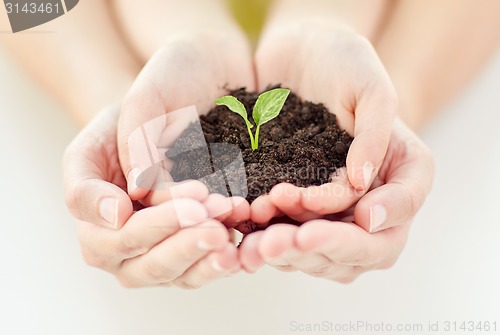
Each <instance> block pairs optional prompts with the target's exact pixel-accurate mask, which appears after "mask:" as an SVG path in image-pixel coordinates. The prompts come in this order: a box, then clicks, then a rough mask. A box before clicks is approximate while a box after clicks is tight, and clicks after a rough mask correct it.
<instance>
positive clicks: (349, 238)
mask: <svg viewBox="0 0 500 335" xmlns="http://www.w3.org/2000/svg"><path fill="white" fill-rule="evenodd" d="M256 69H257V72H258V74H259V75H258V80H259V81H258V89H263V88H264V87H266V85H268V84H269V83H270V82H272V83H281V84H282V85H283V86H285V87H288V88H291V89H292V90H294V91H295V92H296V93H297V94H298V95H299V96H301V97H302V98H303V99H306V100H311V101H313V102H318V103H319V102H321V103H324V104H325V105H326V107H328V108H329V110H330V111H331V112H334V113H335V114H336V115H337V117H338V122H339V125H340V127H341V128H343V129H345V130H347V131H348V132H349V133H350V134H351V135H353V136H354V141H353V143H352V145H351V147H350V149H349V152H348V156H347V166H346V168H345V169H342V170H340V171H339V172H338V174H337V175H336V176H334V177H333V178H332V182H331V183H327V184H324V185H321V186H313V187H308V188H299V187H296V186H293V185H290V184H280V185H277V186H275V187H274V188H273V189H272V190H271V192H270V194H269V195H266V196H262V197H261V198H258V199H256V200H255V201H254V202H253V203H252V206H251V218H252V220H253V221H254V222H256V223H257V224H258V225H259V226H260V227H261V228H265V227H267V225H268V222H269V221H270V220H272V219H273V220H274V223H275V224H274V225H273V226H270V227H268V228H267V229H266V230H263V231H259V232H256V233H254V234H252V235H250V236H248V238H246V239H245V240H244V241H243V243H242V245H241V247H240V249H241V250H240V255H241V259H242V264H243V267H244V268H249V269H251V268H256V267H258V266H260V265H261V264H262V263H263V262H266V263H268V264H269V265H272V266H274V267H276V268H278V269H279V270H284V271H292V270H300V271H302V272H305V273H307V274H309V275H312V276H317V277H322V278H326V279H331V280H336V281H340V282H350V281H352V280H353V279H355V278H356V277H357V276H358V275H359V274H361V273H363V272H365V271H368V270H372V269H379V268H387V267H390V266H392V264H394V262H395V261H396V259H397V258H398V256H399V254H400V252H401V251H402V249H403V247H404V245H405V242H406V238H407V234H408V231H409V227H410V223H411V221H412V219H413V217H414V216H415V214H416V213H417V211H418V210H419V209H420V207H421V206H422V204H423V202H424V200H425V198H426V196H427V194H428V192H429V191H430V188H431V183H432V178H433V160H432V157H431V154H430V152H429V151H428V149H427V148H426V147H425V145H424V144H423V143H422V142H421V141H420V140H419V139H418V137H417V136H416V135H415V134H414V133H413V132H412V131H411V130H410V129H408V128H407V127H406V126H405V125H404V124H403V123H402V122H401V121H400V120H396V122H394V118H395V115H396V111H397V108H398V101H397V96H396V94H395V90H394V88H393V86H392V83H391V81H390V79H389V76H388V75H387V73H386V71H385V69H384V66H383V65H382V62H381V61H380V60H379V58H378V56H377V54H376V52H375V50H374V48H373V47H372V45H371V44H370V42H369V41H368V40H367V39H366V38H364V37H361V36H359V35H357V34H356V33H353V32H351V31H346V30H342V29H338V27H333V28H332V27H330V26H329V25H328V23H327V24H322V23H321V22H318V21H302V22H293V23H291V24H288V25H279V26H277V27H270V28H268V30H267V31H266V32H265V33H264V37H263V39H262V41H261V43H260V45H259V47H258V49H257V53H256ZM280 217H283V218H281V219H280ZM288 218H292V219H293V220H294V221H299V222H302V223H303V224H302V225H301V226H300V227H297V226H296V225H290V224H279V222H283V223H286V222H287V220H288ZM276 223H278V224H276Z"/></svg>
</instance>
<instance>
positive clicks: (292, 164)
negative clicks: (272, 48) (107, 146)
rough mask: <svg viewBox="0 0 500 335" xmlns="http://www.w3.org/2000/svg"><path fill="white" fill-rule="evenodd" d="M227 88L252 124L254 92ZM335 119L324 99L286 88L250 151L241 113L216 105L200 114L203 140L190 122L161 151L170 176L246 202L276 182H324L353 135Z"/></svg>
mask: <svg viewBox="0 0 500 335" xmlns="http://www.w3.org/2000/svg"><path fill="white" fill-rule="evenodd" d="M276 87H279V86H276ZM273 88H274V87H273ZM229 94H230V95H233V96H235V97H236V98H237V99H238V100H239V101H241V102H242V103H243V104H244V105H245V107H246V109H247V112H248V114H249V119H250V122H252V123H253V124H255V123H254V122H253V119H252V118H251V114H252V110H253V106H254V105H255V102H256V101H257V98H258V96H259V93H255V92H247V91H246V89H245V88H241V89H237V90H234V91H230V92H229ZM336 121H337V119H336V116H335V114H333V113H330V112H329V111H328V109H327V108H326V107H325V106H324V105H322V104H314V103H311V102H308V101H302V100H301V99H300V98H299V97H298V96H297V95H295V94H294V93H293V92H291V93H290V95H289V96H288V99H287V100H286V102H285V105H284V107H283V109H282V111H281V113H280V114H279V116H278V117H277V118H275V119H273V120H271V121H269V122H268V123H266V124H264V125H262V126H261V129H260V136H259V148H258V149H257V150H255V151H252V149H251V147H250V139H249V135H248V130H247V128H246V125H245V122H244V121H243V119H242V118H241V117H240V116H239V115H237V114H235V113H233V112H231V111H229V109H228V108H227V107H225V106H216V107H214V108H213V109H212V110H211V111H210V112H209V113H208V114H206V115H202V116H201V117H200V122H201V129H202V131H203V137H204V141H205V142H206V143H196V142H202V141H203V139H202V138H201V135H200V134H199V133H200V129H199V127H200V125H199V124H197V125H196V124H192V125H190V126H189V127H188V128H186V129H185V130H184V132H183V133H182V134H181V136H180V137H179V139H178V140H177V141H176V142H175V143H174V145H173V146H172V147H171V148H170V149H169V150H168V151H167V153H166V156H167V157H168V158H169V159H170V160H171V161H172V162H173V166H172V172H171V173H172V177H173V178H174V180H175V181H182V180H186V179H198V180H201V181H203V182H204V183H205V184H206V185H207V186H208V188H209V189H210V191H211V192H212V193H221V194H223V195H232V196H236V195H239V196H243V197H245V198H246V199H247V200H248V201H249V202H250V203H251V202H252V201H254V200H255V199H256V198H257V197H258V196H259V195H262V194H266V193H268V192H269V191H270V190H271V188H272V187H273V186H275V185H276V184H279V183H283V182H287V183H292V184H295V185H297V186H300V187H307V186H311V185H321V184H324V183H327V182H329V181H330V180H331V176H332V174H333V173H335V171H336V170H337V169H338V168H340V167H343V166H345V164H346V156H347V151H348V150H349V146H350V145H351V142H352V140H353V138H352V137H351V136H350V135H349V134H348V133H347V132H345V131H343V130H341V129H340V128H339V127H338V126H337V122H336ZM252 130H253V131H255V127H254V128H253V129H252ZM197 133H198V135H197ZM223 143H225V145H224V144H223ZM207 144H208V146H207ZM218 144H220V145H218ZM229 144H230V145H229ZM186 147H190V148H194V149H192V150H187V151H186V150H185V148H186ZM207 147H208V150H207ZM240 154H241V156H239V155H240ZM241 158H242V159H241Z"/></svg>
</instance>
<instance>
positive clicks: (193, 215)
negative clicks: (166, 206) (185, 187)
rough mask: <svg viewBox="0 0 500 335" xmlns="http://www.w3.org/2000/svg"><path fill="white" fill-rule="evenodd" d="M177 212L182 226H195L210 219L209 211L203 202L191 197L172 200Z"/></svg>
mask: <svg viewBox="0 0 500 335" xmlns="http://www.w3.org/2000/svg"><path fill="white" fill-rule="evenodd" d="M172 204H173V205H174V210H175V214H176V215H177V220H178V222H179V226H180V227H181V228H185V227H190V226H194V225H196V224H198V223H202V222H204V221H206V220H207V219H208V213H207V210H206V209H205V207H203V205H202V204H200V203H198V202H196V201H194V200H191V199H175V200H172Z"/></svg>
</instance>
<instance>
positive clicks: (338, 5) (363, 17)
mask: <svg viewBox="0 0 500 335" xmlns="http://www.w3.org/2000/svg"><path fill="white" fill-rule="evenodd" d="M390 7H391V3H390V1H389V0H370V1H366V0H307V1H304V0H277V1H275V3H274V4H273V6H272V9H271V13H270V15H269V19H268V24H267V26H268V27H272V26H274V25H281V24H286V23H288V22H304V21H305V22H308V21H309V22H316V23H318V24H321V25H324V26H325V28H327V29H331V30H336V29H339V30H350V31H354V32H356V33H358V34H360V35H363V36H365V37H366V38H368V39H369V40H371V41H374V40H375V39H376V38H377V36H378V33H379V31H380V29H381V28H382V24H383V20H384V17H385V15H386V14H387V12H388V10H389V9H390Z"/></svg>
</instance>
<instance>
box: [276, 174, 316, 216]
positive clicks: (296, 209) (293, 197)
mask: <svg viewBox="0 0 500 335" xmlns="http://www.w3.org/2000/svg"><path fill="white" fill-rule="evenodd" d="M305 190H306V189H304V188H300V187H297V186H295V185H292V184H288V183H281V184H278V185H276V186H274V187H273V188H272V189H271V192H269V199H270V200H271V202H272V203H273V204H274V206H276V207H277V208H278V209H279V210H280V211H281V212H282V213H283V214H285V215H287V216H289V217H290V218H292V219H293V220H295V221H298V222H306V221H309V220H312V219H317V218H318V217H319V216H320V215H319V214H318V213H317V212H313V211H311V210H309V209H308V208H306V207H305V206H304V202H303V200H304V199H303V194H304V193H303V192H304V191H305Z"/></svg>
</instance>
